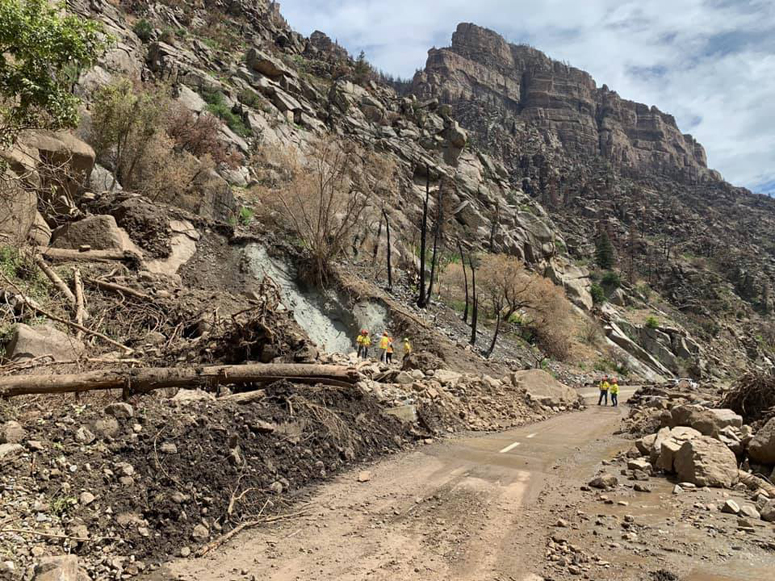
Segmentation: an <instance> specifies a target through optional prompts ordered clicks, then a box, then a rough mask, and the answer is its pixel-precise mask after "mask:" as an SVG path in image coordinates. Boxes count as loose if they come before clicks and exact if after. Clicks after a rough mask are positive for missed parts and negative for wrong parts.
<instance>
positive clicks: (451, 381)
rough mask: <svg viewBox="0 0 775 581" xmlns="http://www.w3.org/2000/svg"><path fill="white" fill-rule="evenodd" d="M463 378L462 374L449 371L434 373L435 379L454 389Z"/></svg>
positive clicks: (440, 370) (438, 370) (442, 370)
mask: <svg viewBox="0 0 775 581" xmlns="http://www.w3.org/2000/svg"><path fill="white" fill-rule="evenodd" d="M462 377H463V375H462V374H461V373H458V372H457V371H449V370H448V369H437V370H436V371H435V372H434V373H433V379H435V380H436V381H438V382H439V383H440V384H441V385H442V386H444V387H454V386H455V385H457V383H458V382H459V381H460V379H461V378H462Z"/></svg>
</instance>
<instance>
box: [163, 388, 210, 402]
mask: <svg viewBox="0 0 775 581" xmlns="http://www.w3.org/2000/svg"><path fill="white" fill-rule="evenodd" d="M172 401H173V402H174V403H175V404H177V405H189V404H192V403H198V402H213V401H215V396H214V395H213V394H212V393H207V392H206V391H202V390H201V389H181V390H180V391H178V393H176V394H175V396H174V397H173V398H172Z"/></svg>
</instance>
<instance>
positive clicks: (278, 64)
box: [246, 48, 295, 79]
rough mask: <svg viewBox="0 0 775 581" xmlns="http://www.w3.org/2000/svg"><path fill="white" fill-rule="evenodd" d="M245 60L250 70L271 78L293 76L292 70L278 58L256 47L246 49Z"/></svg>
mask: <svg viewBox="0 0 775 581" xmlns="http://www.w3.org/2000/svg"><path fill="white" fill-rule="evenodd" d="M246 62H247V64H248V66H249V67H250V68H251V69H252V70H254V71H256V72H258V73H261V74H262V75H265V76H267V77H269V78H271V79H279V78H280V77H283V76H295V74H294V73H293V71H291V69H290V68H288V67H287V66H285V63H283V62H282V61H281V60H280V59H277V58H274V57H273V56H270V55H268V54H266V53H265V52H263V51H260V50H258V49H257V48H251V49H250V50H249V51H248V54H247V57H246Z"/></svg>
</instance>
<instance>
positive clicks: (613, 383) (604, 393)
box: [597, 375, 619, 407]
mask: <svg viewBox="0 0 775 581" xmlns="http://www.w3.org/2000/svg"><path fill="white" fill-rule="evenodd" d="M608 392H611V405H612V406H613V407H618V406H619V381H618V380H617V379H616V378H615V377H611V378H610V379H609V377H608V376H607V375H606V376H605V377H603V380H602V381H601V382H600V397H599V398H598V400H597V405H603V402H604V401H605V405H608Z"/></svg>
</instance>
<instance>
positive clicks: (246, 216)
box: [239, 206, 255, 226]
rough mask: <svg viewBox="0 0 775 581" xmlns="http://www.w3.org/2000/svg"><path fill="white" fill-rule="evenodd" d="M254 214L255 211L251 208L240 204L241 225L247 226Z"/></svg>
mask: <svg viewBox="0 0 775 581" xmlns="http://www.w3.org/2000/svg"><path fill="white" fill-rule="evenodd" d="M254 215H255V212H254V211H253V210H252V209H250V208H248V207H245V206H242V207H241V208H240V211H239V223H240V224H242V225H243V226H249V225H250V223H251V222H252V221H253V216H254Z"/></svg>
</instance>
